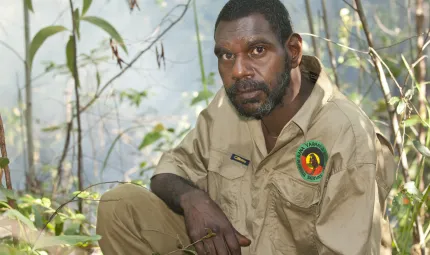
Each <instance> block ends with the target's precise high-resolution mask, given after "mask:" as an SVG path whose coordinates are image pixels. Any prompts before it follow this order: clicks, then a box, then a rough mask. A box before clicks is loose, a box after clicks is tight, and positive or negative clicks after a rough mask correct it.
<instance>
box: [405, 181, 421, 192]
mask: <svg viewBox="0 0 430 255" xmlns="http://www.w3.org/2000/svg"><path fill="white" fill-rule="evenodd" d="M403 187H404V189H405V190H406V192H408V193H409V194H411V195H419V194H420V192H419V190H418V189H417V186H415V182H413V181H409V182H407V183H405V184H404V185H403Z"/></svg>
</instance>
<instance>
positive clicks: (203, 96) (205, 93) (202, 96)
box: [191, 90, 214, 105]
mask: <svg viewBox="0 0 430 255" xmlns="http://www.w3.org/2000/svg"><path fill="white" fill-rule="evenodd" d="M213 95H214V94H213V92H212V91H210V90H202V91H200V92H199V94H198V95H197V96H196V97H195V98H193V100H192V101H191V105H195V104H197V103H199V102H201V101H207V100H209V99H210V98H211V97H212V96H213Z"/></svg>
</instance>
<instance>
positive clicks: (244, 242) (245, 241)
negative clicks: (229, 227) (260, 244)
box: [235, 229, 251, 247]
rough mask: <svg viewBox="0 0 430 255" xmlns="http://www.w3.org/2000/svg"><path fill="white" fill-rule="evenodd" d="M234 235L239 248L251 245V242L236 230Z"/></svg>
mask: <svg viewBox="0 0 430 255" xmlns="http://www.w3.org/2000/svg"><path fill="white" fill-rule="evenodd" d="M235 235H236V239H237V241H238V242H239V246H241V247H246V246H249V245H251V240H249V239H248V238H246V236H244V235H242V234H241V233H239V232H238V231H237V230H236V229H235Z"/></svg>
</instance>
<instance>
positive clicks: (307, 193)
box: [271, 173, 319, 208]
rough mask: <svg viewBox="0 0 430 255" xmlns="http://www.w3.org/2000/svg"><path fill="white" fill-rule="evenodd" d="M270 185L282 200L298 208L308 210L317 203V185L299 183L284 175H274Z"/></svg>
mask: <svg viewBox="0 0 430 255" xmlns="http://www.w3.org/2000/svg"><path fill="white" fill-rule="evenodd" d="M271 182H272V184H273V185H274V186H275V187H276V189H277V190H278V191H279V194H280V195H281V197H282V198H283V199H285V200H286V201H287V202H290V203H291V204H294V205H295V206H297V207H300V208H310V207H311V206H312V205H314V204H317V203H318V201H319V189H318V185H311V184H308V183H304V182H301V181H300V180H297V179H295V178H294V177H292V176H289V175H287V174H284V173H277V174H274V176H273V178H272V181H271Z"/></svg>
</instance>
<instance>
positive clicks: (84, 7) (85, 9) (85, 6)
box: [81, 0, 93, 16]
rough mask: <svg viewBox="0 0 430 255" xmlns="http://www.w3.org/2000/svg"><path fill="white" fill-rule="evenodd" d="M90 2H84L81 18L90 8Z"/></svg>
mask: <svg viewBox="0 0 430 255" xmlns="http://www.w3.org/2000/svg"><path fill="white" fill-rule="evenodd" d="M92 2H93V0H84V5H83V7H82V14H81V16H84V15H85V14H86V13H87V11H88V9H89V8H90V6H91V3H92Z"/></svg>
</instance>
